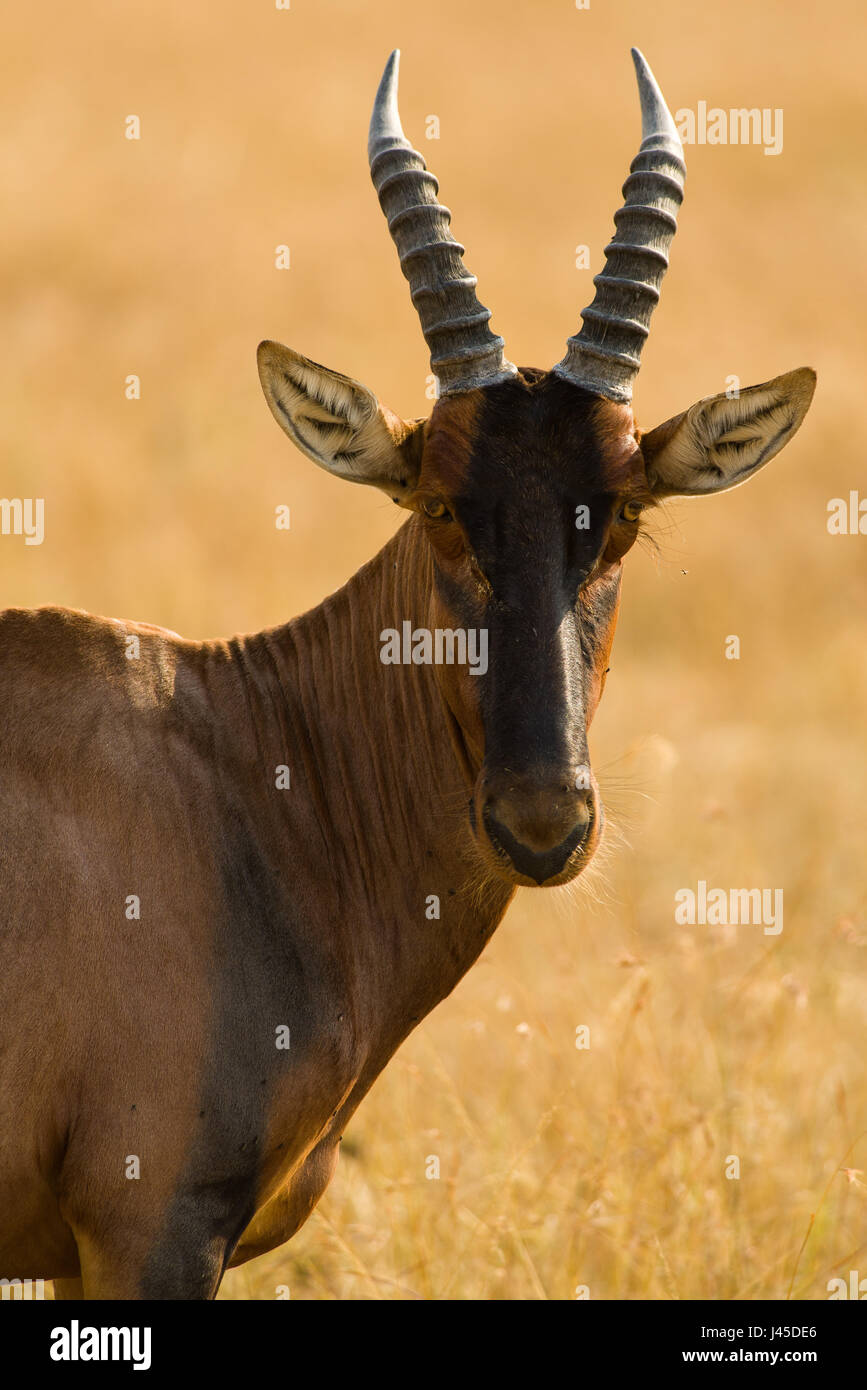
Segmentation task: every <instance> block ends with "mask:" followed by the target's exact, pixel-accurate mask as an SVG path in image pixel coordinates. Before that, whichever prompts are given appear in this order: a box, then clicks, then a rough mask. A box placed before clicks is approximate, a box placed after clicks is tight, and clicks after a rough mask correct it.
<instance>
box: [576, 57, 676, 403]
mask: <svg viewBox="0 0 867 1390" xmlns="http://www.w3.org/2000/svg"><path fill="white" fill-rule="evenodd" d="M632 61H633V62H634V64H635V73H636V76H637V78H638V95H639V97H640V100H641V147H640V149H639V151H638V154H637V155H636V157H635V159H633V161H632V163H631V165H630V166H629V177H628V178H627V180H626V182H625V184H624V185H623V196H624V198H625V199H626V201H625V203H624V205H623V207H622V208H621V209H620V211H619V212H617V213H616V214H615V217H614V224H615V229H616V230H615V233H614V237H613V238H612V240H611V241H610V242H609V244H608V245H607V246H606V248H605V256H606V260H605V268H604V270H603V271H602V274H601V275H597V276H595V278H594V280H593V283H594V285H595V286H596V297H595V299H594V300H593V303H592V304H591V305H589V306H588V308H586V309H585V310H584V312H583V313H582V315H581V317H582V319H583V320H584V326H583V328H582V329H581V331H580V333H578V334H577V335H576V336H575V337H572V338H569V339H568V340H567V349H568V351H567V353H566V356H565V357H564V358H563V360H562V362H558V363H557V366H556V367H555V368H554V371H555V372H557V373H558V375H560V376H563V377H566V378H567V379H568V380H569V381H574V382H575V383H576V384H577V385H578V386H584V387H586V389H587V390H588V391H593V392H595V393H596V395H598V396H607V397H608V398H609V399H610V400H613V401H630V400H631V399H632V383H633V381H634V379H635V377H636V376H637V374H638V368H639V366H640V357H641V349H642V348H643V346H644V342H645V339H646V338H647V335H648V331H649V326H650V316H651V314H652V313H653V310H654V307H655V305H656V303H657V301H658V299H659V286H660V284H661V282H662V277H663V275H664V274H665V272H666V270H667V269H668V248H669V247H670V245H671V241H672V238H673V236H674V233H675V231H676V230H677V210H678V208H679V207H680V204H681V202H682V201H683V184H684V178H685V176H686V165H685V163H684V159H683V146H682V145H681V143H680V137H679V135H678V133H677V128H676V126H675V124H674V121H673V120H672V116H671V112H670V111H669V109H668V107H667V106H666V104H665V101H664V99H663V96H662V93H661V92H660V90H659V87H658V86H657V83H656V79H655V78H654V76H653V73H652V72H651V71H650V68H649V67H648V66H647V63H646V62H645V60H644V57H643V55H642V54H641V53H639V51H638V49H637V48H633V50H632Z"/></svg>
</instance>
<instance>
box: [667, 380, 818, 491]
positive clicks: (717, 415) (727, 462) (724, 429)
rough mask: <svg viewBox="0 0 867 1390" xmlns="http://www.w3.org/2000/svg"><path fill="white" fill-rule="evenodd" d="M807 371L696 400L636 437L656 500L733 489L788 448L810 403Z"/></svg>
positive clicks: (811, 389) (810, 382) (812, 382)
mask: <svg viewBox="0 0 867 1390" xmlns="http://www.w3.org/2000/svg"><path fill="white" fill-rule="evenodd" d="M815 386H816V374H815V372H814V371H813V370H812V369H811V368H810V367H800V368H798V370H796V371H794V372H786V373H785V374H784V375H783V376H778V377H774V379H773V380H772V381H765V382H762V383H761V384H760V385H758V386H748V387H745V388H744V389H743V390H741V391H739V392H738V393H737V395H734V396H730V395H728V394H727V393H725V392H722V393H720V394H719V395H717V396H708V397H706V398H705V399H704V400H700V401H697V402H696V403H695V405H693V406H690V408H689V410H686V411H684V412H683V413H682V414H680V415H675V416H674V417H673V418H672V419H670V420H666V421H665V423H664V424H662V425H659V426H658V427H657V428H656V429H655V430H651V431H650V433H649V434H645V435H641V436H640V445H641V451H642V453H643V455H644V462H645V469H646V473H647V480H648V484H649V485H650V487H651V488H652V489H653V491H654V492H655V493H656V494H657V496H660V497H672V496H680V497H690V496H700V495H702V494H705V493H710V492H726V491H728V489H729V488H733V487H738V486H739V485H740V484H741V483H743V482H746V481H747V479H748V478H750V477H752V475H753V474H754V473H756V472H758V470H759V469H760V468H762V467H764V465H765V464H766V463H769V462H770V460H771V459H772V458H774V456H775V455H776V454H778V453H779V452H780V450H781V449H782V448H783V447H784V446H785V445H786V444H788V442H789V440H790V439H791V438H792V437H793V436H794V434H795V433H796V431H797V430H798V428H799V427H800V425H801V422H802V421H803V419H804V416H805V415H806V413H807V410H808V409H809V406H810V402H811V400H812V399H813V392H814V390H815Z"/></svg>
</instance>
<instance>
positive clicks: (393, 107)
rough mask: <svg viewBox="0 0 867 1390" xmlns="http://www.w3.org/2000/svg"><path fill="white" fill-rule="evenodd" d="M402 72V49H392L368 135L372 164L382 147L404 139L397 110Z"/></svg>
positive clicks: (377, 93) (369, 157) (368, 153)
mask: <svg viewBox="0 0 867 1390" xmlns="http://www.w3.org/2000/svg"><path fill="white" fill-rule="evenodd" d="M399 72H400V49H399V48H395V49H392V51H391V53H390V54H389V55H388V61H387V62H386V65H385V68H384V70H383V74H382V77H381V78H380V80H379V87H378V88H377V91H376V99H375V100H374V103H373V114H372V115H371V118H370V130H369V131H368V135H367V156H368V159H369V160H370V161H371V162H372V161H373V159H374V157H375V155H377V154H378V153H379V150H380V148H381V147H387V146H388V145H389V144H391V145H394V144H400V143H401V142H402V141H403V139H404V134H403V129H402V128H401V124H400V114H399V112H398V108H397V82H398V76H399Z"/></svg>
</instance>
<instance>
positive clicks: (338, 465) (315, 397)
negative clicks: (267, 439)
mask: <svg viewBox="0 0 867 1390" xmlns="http://www.w3.org/2000/svg"><path fill="white" fill-rule="evenodd" d="M257 360H258V366H259V379H260V381H261V383H262V390H263V391H264V393H265V399H266V400H267V402H268V405H269V407H270V410H271V413H272V415H273V416H274V418H275V420H276V421H277V423H278V424H279V426H280V428H281V429H282V430H283V431H284V432H285V433H286V434H287V435H288V436H289V438H290V439H291V440H292V442H293V443H294V444H295V445H296V446H297V447H298V448H299V449H300V450H301V452H302V453H303V454H306V455H307V457H308V458H309V459H312V461H313V462H314V463H315V464H317V465H318V466H319V467H320V468H324V469H325V470H326V471H327V472H329V473H332V474H334V475H335V476H336V477H338V478H344V479H346V480H347V481H349V482H355V483H366V484H368V485H369V486H371V487H378V488H380V489H381V490H382V491H383V492H386V493H387V494H388V495H389V496H390V497H391V498H392V500H393V501H395V502H398V503H403V502H405V501H406V499H407V498H408V497H409V496H410V494H411V493H412V491H413V489H414V488H415V485H416V482H417V479H418V471H419V466H420V457H421V450H420V447H419V441H420V438H421V435H422V426H423V424H424V421H421V420H403V419H402V418H401V417H400V416H399V415H396V414H395V412H394V411H393V410H389V408H388V406H384V405H382V404H381V403H380V402H379V401H378V400H377V398H376V396H375V395H374V394H373V392H372V391H370V390H369V389H368V387H366V386H364V385H363V384H362V383H361V382H360V381H355V380H354V379H353V378H352V377H349V376H344V375H343V374H342V373H341V372H335V371H332V370H331V369H330V368H328V367H323V366H321V365H320V364H319V363H318V362H313V361H312V360H311V359H310V358H308V357H302V355H301V354H300V353H298V352H294V351H293V350H292V349H291V348H287V347H284V346H283V344H282V343H274V342H270V341H266V342H264V343H260V345H259V350H258V354H257Z"/></svg>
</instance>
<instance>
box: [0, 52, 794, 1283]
mask: <svg viewBox="0 0 867 1390" xmlns="http://www.w3.org/2000/svg"><path fill="white" fill-rule="evenodd" d="M633 57H634V60H635V67H636V72H637V75H638V88H639V94H640V99H641V114H642V141H641V147H640V149H639V152H638V155H637V157H636V159H635V160H634V161H633V163H632V166H631V171H630V174H629V177H628V178H627V181H626V184H625V186H624V194H625V203H624V205H623V207H622V208H621V209H620V211H619V212H618V213H617V214H616V217H615V223H616V231H615V234H614V237H613V240H612V241H611V243H610V245H609V246H608V247H607V248H606V261H605V266H604V269H603V271H602V274H601V275H598V276H597V277H596V281H595V284H596V295H595V298H594V300H593V303H592V304H591V305H590V307H589V308H587V309H585V310H584V314H583V320H584V323H583V327H582V328H581V331H580V332H579V333H577V334H576V335H575V336H574V337H571V338H569V339H568V342H567V348H566V354H565V356H564V357H563V359H562V361H560V362H558V363H557V365H556V366H555V367H554V368H553V369H552V370H551V371H548V372H546V371H540V370H537V369H518V368H516V367H514V366H513V365H512V363H511V362H510V361H509V360H508V359H507V358H506V357H505V355H504V344H503V341H502V339H501V338H498V337H496V336H494V334H493V333H492V332H491V330H490V328H489V326H488V320H489V317H490V315H489V313H488V310H487V309H485V308H484V307H483V306H482V304H481V303H480V301H479V300H478V299H477V297H476V292H475V291H476V281H475V279H474V278H473V277H472V276H471V275H469V274H467V272H466V270H465V269H464V266H463V262H462V256H463V247H462V246H460V245H459V243H458V242H457V241H455V240H454V238H453V237H452V235H451V233H450V231H449V213H448V211H447V210H446V209H445V208H444V207H442V206H441V205H440V204H439V203H438V202H437V200H436V194H437V183H436V180H435V179H434V177H433V175H432V174H430V173H429V172H428V171H427V169H426V168H425V164H424V161H423V160H422V158H421V156H420V155H419V154H418V153H416V152H415V151H414V150H413V149H412V148H411V147H410V145H409V144H408V142H407V141H406V139H405V138H404V135H403V132H402V130H401V126H400V120H399V117H398V110H397V63H398V55H397V53H394V54H393V55H392V56H391V58H390V59H389V62H388V65H387V67H386V70H385V74H384V76H383V79H382V82H381V84H380V87H379V91H378V93H377V96H376V102H375V106H374V110H373V118H372V122H371V126H370V143H369V156H370V169H371V174H372V177H373V182H374V184H375V186H376V191H377V193H378V195H379V199H380V202H381V204H382V208H383V210H384V212H385V215H386V217H387V219H388V226H389V230H390V232H391V235H392V237H393V239H394V241H395V243H396V245H397V249H398V252H399V255H400V264H401V267H402V269H403V272H404V275H405V276H406V278H407V280H408V281H409V283H410V288H411V291H412V300H413V303H414V304H415V306H416V309H417V310H418V314H419V317H420V319H421V325H422V330H423V333H424V336H425V339H426V340H427V343H428V346H429V348H430V355H431V365H432V369H433V372H434V373H435V375H436V378H437V380H438V383H439V388H440V394H439V396H438V399H437V400H436V403H435V405H434V407H433V411H432V413H431V416H430V419H427V420H402V419H400V418H399V417H398V416H396V415H395V414H393V413H392V412H391V411H390V410H388V409H387V408H386V407H385V406H383V405H381V404H380V403H379V402H378V401H377V399H376V397H375V396H374V395H373V394H372V393H371V392H370V391H369V390H368V389H367V388H366V387H364V386H362V385H360V384H359V383H358V382H357V381H353V380H351V379H350V378H349V377H346V376H341V375H340V374H338V373H337V372H333V371H329V370H326V369H325V368H323V367H320V366H318V365H317V364H316V363H314V362H311V361H309V360H308V359H307V358H304V357H302V356H300V355H299V354H298V353H296V352H293V351H291V350H290V349H288V348H285V347H281V346H280V345H279V344H277V343H273V342H265V343H263V344H262V345H261V347H260V349H259V372H260V375H261V381H262V386H263V388H264V392H265V395H266V397H267V400H268V404H269V405H270V408H271V410H272V412H273V414H274V416H275V418H276V419H277V421H278V423H279V424H280V426H281V427H282V428H283V429H284V430H285V432H286V433H287V434H288V435H289V437H290V439H292V440H293V442H294V443H295V444H296V445H297V446H298V447H299V448H300V449H301V451H302V453H305V454H306V455H307V456H308V457H309V458H311V459H312V460H313V462H314V463H316V464H318V465H319V466H320V467H321V468H325V469H327V470H328V471H329V472H330V473H333V474H335V475H336V476H337V477H340V478H347V479H350V480H351V481H353V482H357V483H367V484H370V485H371V486H373V487H377V488H380V489H382V490H383V491H384V492H385V493H387V495H388V496H389V497H391V498H392V499H393V500H394V501H395V502H396V503H397V504H398V505H399V506H401V507H403V508H405V509H406V510H407V511H408V512H409V513H410V515H409V517H408V519H407V521H406V524H405V525H404V526H403V527H402V529H401V530H399V531H398V533H397V534H396V536H395V537H394V539H393V540H391V541H390V542H389V544H388V545H386V546H385V548H384V549H383V550H382V551H381V552H380V554H379V555H377V556H376V557H375V558H374V559H373V560H371V561H370V562H369V563H368V564H367V565H365V566H364V568H363V569H362V570H361V571H360V572H359V573H358V574H357V575H355V577H354V578H353V579H351V580H350V581H349V583H348V584H347V585H346V586H345V587H344V588H343V589H341V590H340V591H339V592H338V593H336V594H333V595H332V596H331V597H330V598H328V599H326V600H325V602H324V603H322V604H321V605H320V606H319V607H318V608H316V609H314V610H313V611H312V612H310V613H307V614H305V615H304V616H303V617H301V618H297V619H295V620H294V621H293V622H290V623H288V624H287V625H286V626H285V627H279V628H276V629H274V630H272V631H267V632H262V633H259V634H257V635H255V636H247V637H240V638H233V639H232V640H231V641H226V642H205V643H198V642H188V641H184V640H182V639H181V638H179V637H177V636H175V635H174V634H172V633H169V632H165V631H163V630H162V629H159V628H155V627H149V626H146V625H141V624H136V623H119V622H115V621H109V620H105V619H101V618H94V617H90V616H88V615H86V614H84V613H82V612H78V611H70V610H66V609H56V608H48V609H40V610H38V611H35V612H26V611H21V610H10V611H7V612H6V613H5V614H3V616H2V618H0V655H2V659H0V709H2V711H3V721H4V726H3V727H4V736H3V739H2V745H0V816H2V835H0V845H2V851H0V853H2V860H0V864H2V874H0V894H2V898H0V903H2V911H0V922H2V927H0V1097H2V1102H0V1276H3V1277H6V1278H13V1277H16V1276H18V1277H21V1278H26V1277H40V1276H41V1277H44V1278H53V1279H55V1280H56V1281H57V1284H56V1287H57V1292H58V1296H60V1297H81V1296H85V1297H87V1298H92V1299H108V1298H123V1299H147V1298H164V1299H207V1298H213V1297H214V1296H215V1294H216V1292H217V1289H218V1287H219V1284H220V1281H221V1278H222V1276H223V1273H224V1271H225V1270H226V1268H227V1267H228V1266H230V1265H236V1264H240V1263H242V1262H243V1261H245V1260H249V1259H251V1258H252V1257H254V1256H256V1255H259V1254H261V1253H263V1252H264V1251H266V1250H270V1249H272V1248H273V1247H274V1246H277V1245H279V1244H280V1243H281V1242H282V1241H285V1240H287V1239H288V1238H289V1237H290V1236H292V1235H293V1234H294V1232H295V1231H297V1229H298V1228H299V1226H300V1225H301V1224H302V1223H303V1222H304V1221H305V1220H306V1218H307V1217H308V1216H309V1214H310V1212H311V1210H312V1208H313V1207H314V1205H315V1204H316V1202H317V1201H318V1199H319V1197H320V1195H321V1194H322V1192H323V1190H324V1188H325V1186H326V1184H327V1183H328V1181H329V1179H330V1177H331V1175H332V1173H333V1171H334V1167H335V1164H336V1161H337V1153H338V1146H339V1143H340V1138H341V1135H342V1133H343V1128H344V1125H345V1124H346V1122H347V1120H348V1119H349V1117H350V1116H351V1115H352V1113H353V1111H354V1110H355V1109H356V1107H357V1105H358V1104H359V1102H360V1101H361V1099H362V1097H363V1096H364V1094H365V1093H366V1091H367V1090H368V1089H369V1087H370V1086H371V1084H372V1082H373V1081H374V1079H375V1077H376V1076H377V1075H378V1074H379V1072H380V1071H381V1070H382V1068H383V1067H384V1066H385V1064H386V1063H387V1061H388V1059H389V1058H390V1057H391V1055H392V1054H393V1053H394V1051H395V1049H396V1048H397V1047H398V1046H399V1045H400V1043H401V1041H402V1040H403V1039H404V1038H405V1037H406V1036H407V1034H408V1033H409V1032H410V1031H411V1030H412V1028H413V1027H414V1025H415V1024H416V1023H418V1021H419V1020H420V1019H421V1018H423V1017H424V1016H425V1014H427V1013H428V1012H429V1011H430V1010H431V1009H432V1008H434V1006H435V1005H436V1004H437V1003H438V1002H439V1001H440V1000H441V999H443V998H444V997H445V996H446V995H447V994H449V992H450V991H451V990H452V989H453V988H454V986H455V985H456V984H457V982H458V981H459V980H460V979H461V977H462V976H463V974H464V973H465V972H466V970H467V969H468V968H469V967H470V965H471V964H472V963H473V961H474V960H475V959H476V958H477V957H478V955H479V953H480V952H481V951H482V949H483V947H484V946H485V943H486V942H487V941H488V940H489V939H490V937H491V934H492V933H493V931H494V929H495V927H496V926H497V924H498V922H499V921H500V919H501V917H502V916H503V913H504V912H505V910H506V907H507V905H508V903H509V900H510V899H511V897H512V895H513V893H514V891H515V888H516V887H517V886H518V885H527V886H535V885H554V884H563V883H566V882H568V881H569V880H570V879H572V878H574V877H575V876H576V875H577V874H579V873H581V871H582V870H583V869H584V867H585V866H586V865H587V863H588V862H589V860H590V859H591V857H592V855H593V853H594V851H595V849H596V846H597V844H598V842H599V837H600V834H601V830H602V810H601V806H600V802H599V794H598V789H597V785H596V782H595V780H594V779H593V777H592V774H591V773H590V771H589V757H588V751H587V729H588V726H589V724H590V721H591V719H592V717H593V714H594V712H595V710H596V707H597V705H598V703H599V699H600V696H601V694H602V690H603V686H604V684H605V672H606V668H607V665H608V654H609V650H610V647H611V642H612V636H613V632H614V625H615V621H616V617H617V607H618V597H619V590H620V574H621V565H622V561H623V557H624V555H625V554H626V552H627V551H628V550H629V548H630V547H631V545H632V544H633V542H634V540H635V538H636V533H637V531H638V527H639V517H640V514H641V513H642V511H643V510H644V509H645V508H648V507H652V506H653V505H654V503H656V502H657V500H658V499H660V498H664V497H669V496H673V495H676V496H697V495H701V494H705V493H710V492H721V491H724V490H725V489H727V488H731V487H735V486H737V485H738V484H739V483H742V482H744V481H745V480H746V479H747V478H748V477H750V476H751V475H752V474H753V473H755V472H756V471H757V469H759V468H760V467H761V466H762V465H763V464H765V463H767V462H768V460H769V459H771V458H773V456H774V455H775V454H776V453H778V452H779V450H780V449H781V448H782V447H783V445H784V444H785V443H787V442H788V440H789V439H791V438H792V436H793V434H794V433H795V431H796V430H797V429H798V426H799V425H800V424H801V421H802V420H803V418H804V415H805V413H806V411H807V408H808V406H809V404H810V399H811V397H812V394H813V388H814V384H815V377H814V374H813V372H812V371H810V370H809V369H807V368H801V369H800V370H798V371H794V372H790V373H788V374H787V375H785V376H780V377H777V378H775V380H773V381H770V382H767V383H765V384H764V385H761V386H754V387H751V388H750V389H749V390H744V391H742V392H741V393H740V395H739V397H737V398H736V399H729V397H728V396H714V397H711V398H709V399H707V400H702V401H699V402H698V403H697V404H696V405H693V406H692V407H691V408H690V409H688V410H686V411H685V412H684V413H683V414H682V415H678V416H676V417H675V418H674V419H671V420H668V421H667V422H666V423H665V424H663V425H660V426H658V427H657V428H656V429H654V430H651V431H650V432H649V433H645V432H643V431H641V430H639V429H638V428H637V426H636V424H635V421H634V419H633V415H632V409H631V399H632V384H633V381H634V379H635V376H636V374H637V372H638V366H639V356H640V353H641V349H642V347H643V345H644V341H645V339H646V337H647V333H648V326H649V323H650V316H651V313H652V310H653V306H654V305H655V303H656V301H657V299H658V297H659V287H660V282H661V280H662V277H663V274H664V272H665V269H666V266H667V264H668V255H667V253H668V248H669V245H670V242H671V239H672V236H673V234H674V230H675V219H676V215H677V209H678V206H679V204H680V201H681V197H682V193H683V181H684V164H683V153H682V149H681V145H680V141H679V139H678V136H677V132H676V129H675V126H674V123H673V121H672V118H671V116H670V114H669V112H668V110H667V108H666V106H665V103H664V101H663V99H662V96H661V94H660V91H659V88H658V87H657V85H656V82H655V81H654V78H653V76H652V74H651V72H650V70H649V68H648V67H647V64H646V63H645V61H644V59H643V58H642V56H641V54H639V53H638V52H635V53H634V54H633ZM579 516H580V519H581V521H582V524H580V525H579V524H576V522H577V520H578V519H579ZM404 624H411V625H413V627H412V633H413V636H412V646H411V659H410V660H409V661H403V660H400V659H398V660H393V661H385V660H384V659H383V634H384V633H387V632H392V631H393V632H399V631H402V630H403V625H404ZM415 625H418V626H417V628H416V626H415ZM418 631H420V632H422V634H424V633H427V634H430V633H432V632H434V631H436V632H441V633H445V634H446V635H447V636H448V637H449V638H450V639H453V638H454V635H455V633H457V632H461V633H468V632H473V633H476V634H484V635H485V640H486V644H487V645H486V653H487V661H486V663H485V669H484V670H483V669H482V666H481V664H479V665H478V666H477V667H476V668H475V669H472V668H471V667H470V665H469V663H468V662H464V663H463V664H462V663H461V662H460V661H455V660H451V661H449V659H448V656H446V658H445V659H444V660H442V661H440V662H437V661H435V660H431V661H427V660H419V659H418V656H419V653H421V656H422V657H424V654H425V646H424V642H423V641H422V642H421V645H420V646H419V647H417V646H416V634H417V632H418ZM434 898H435V899H437V900H438V901H439V903H440V905H441V911H440V915H439V917H438V918H437V917H436V916H435V914H434V915H432V916H431V915H429V913H428V911H427V910H426V904H428V903H430V902H431V901H432V900H433V899H434Z"/></svg>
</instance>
